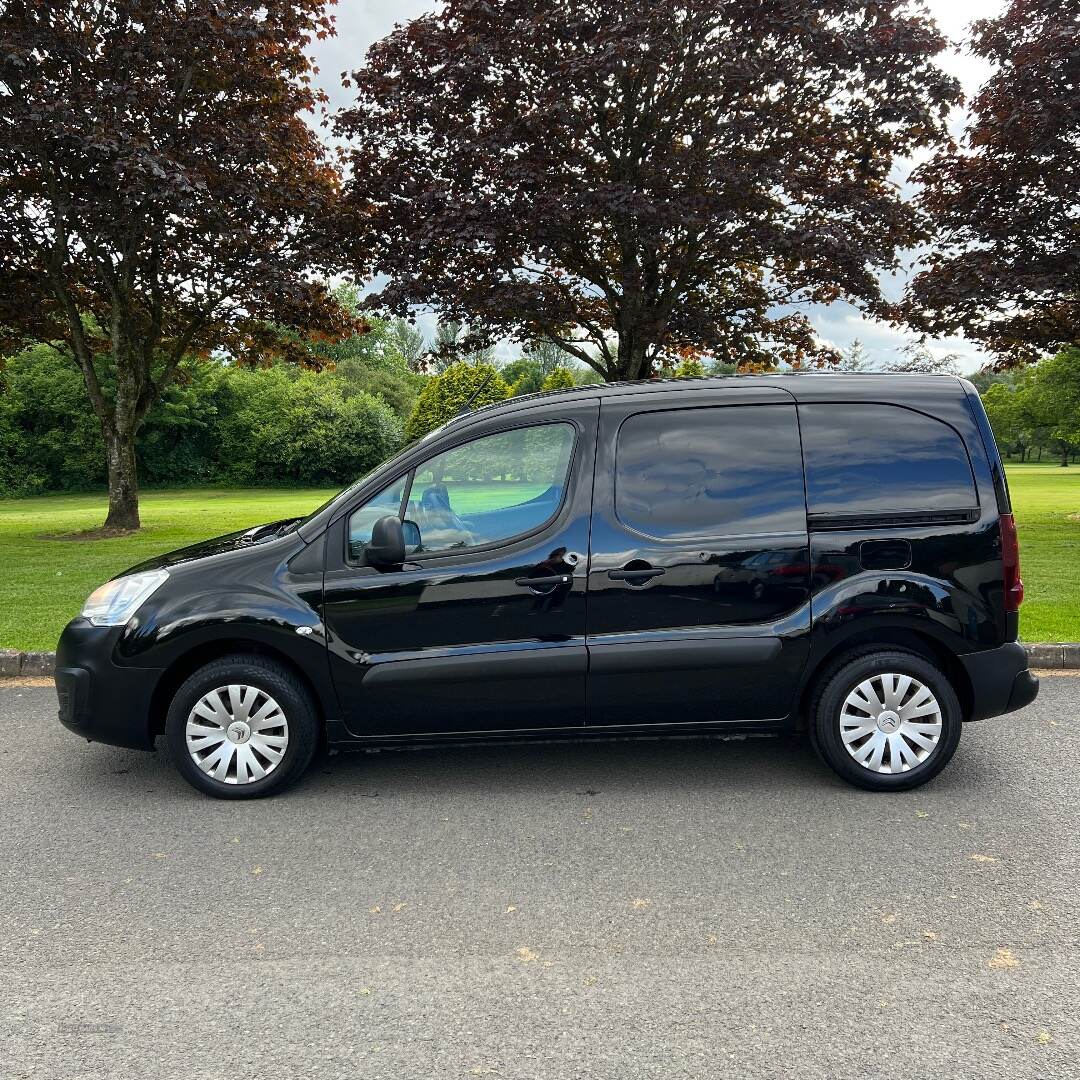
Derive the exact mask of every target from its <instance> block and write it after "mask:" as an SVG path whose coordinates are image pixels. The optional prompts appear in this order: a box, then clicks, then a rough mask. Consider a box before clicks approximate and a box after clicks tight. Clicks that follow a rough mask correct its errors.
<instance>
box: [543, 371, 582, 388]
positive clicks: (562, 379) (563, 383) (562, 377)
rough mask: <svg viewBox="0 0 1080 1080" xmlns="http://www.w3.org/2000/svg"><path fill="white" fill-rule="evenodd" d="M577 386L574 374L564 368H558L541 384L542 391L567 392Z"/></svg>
mask: <svg viewBox="0 0 1080 1080" xmlns="http://www.w3.org/2000/svg"><path fill="white" fill-rule="evenodd" d="M574 385H576V384H575V382H574V376H573V373H572V372H571V371H570V370H569V369H568V368H564V367H557V368H556V369H555V370H554V371H553V372H552V373H551V374H550V375H549V376H548V377H547V378H546V379H545V380H544V381H543V383H542V384H541V386H540V389H541V390H567V389H569V388H570V387H571V386H574Z"/></svg>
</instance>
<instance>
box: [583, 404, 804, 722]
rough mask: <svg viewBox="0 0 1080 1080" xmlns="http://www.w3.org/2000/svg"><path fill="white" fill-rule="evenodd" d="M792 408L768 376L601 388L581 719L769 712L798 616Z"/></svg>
mask: <svg viewBox="0 0 1080 1080" xmlns="http://www.w3.org/2000/svg"><path fill="white" fill-rule="evenodd" d="M809 594H810V568H809V552H808V543H807V529H806V503H805V494H804V484H803V470H802V457H801V450H800V440H799V427H798V418H797V415H796V409H795V404H794V401H793V399H792V397H791V395H789V394H788V393H786V392H785V391H783V390H780V389H778V388H773V387H765V388H761V387H745V388H730V389H720V390H693V391H691V390H689V389H685V390H676V391H672V392H670V393H666V392H661V393H650V394H634V395H626V396H618V397H610V398H605V399H604V400H603V402H602V406H601V411H600V426H599V435H598V444H597V460H596V481H595V488H594V512H593V529H592V540H591V559H590V566H589V603H588V621H587V627H588V629H587V640H588V645H589V658H590V678H589V724H590V725H591V726H607V727H619V726H633V727H637V726H640V725H657V726H678V725H687V724H701V723H717V722H721V723H723V722H743V721H767V720H774V719H780V718H783V717H785V716H786V715H787V714H788V713H789V712H790V711H791V709H792V707H793V700H794V695H795V691H796V687H797V686H798V682H799V678H800V676H801V673H802V670H803V667H804V665H805V662H806V655H807V649H808V640H809V627H810V609H809Z"/></svg>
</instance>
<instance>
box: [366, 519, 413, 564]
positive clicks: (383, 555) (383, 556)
mask: <svg viewBox="0 0 1080 1080" xmlns="http://www.w3.org/2000/svg"><path fill="white" fill-rule="evenodd" d="M364 554H365V555H367V561H368V563H369V564H370V565H372V566H378V567H391V566H401V564H402V563H403V562H404V561H405V532H404V530H403V529H402V527H401V519H400V518H398V517H397V516H396V515H394V514H387V515H386V517H381V518H379V520H378V521H376V522H375V524H374V525H373V526H372V529H371V540H370V541H369V542H368V544H367V546H366V547H365V548H364Z"/></svg>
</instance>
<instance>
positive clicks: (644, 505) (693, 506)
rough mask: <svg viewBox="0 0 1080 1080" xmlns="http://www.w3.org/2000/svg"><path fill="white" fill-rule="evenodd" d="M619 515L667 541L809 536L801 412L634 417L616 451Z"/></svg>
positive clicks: (774, 408)
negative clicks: (805, 499) (801, 442)
mask: <svg viewBox="0 0 1080 1080" xmlns="http://www.w3.org/2000/svg"><path fill="white" fill-rule="evenodd" d="M615 513H616V514H617V515H618V518H619V520H620V521H621V522H622V523H623V524H624V525H627V526H629V527H630V528H631V529H634V530H635V531H636V532H639V533H643V534H644V535H646V536H653V537H658V538H660V539H665V540H675V539H683V538H687V539H688V538H690V537H710V536H731V535H751V534H754V533H799V532H805V531H806V507H805V503H804V497H803V476H802V461H801V459H800V455H799V428H798V423H797V420H796V416H795V407H794V405H724V406H716V407H713V408H704V409H672V410H658V411H656V412H644V413H637V414H635V415H633V416H630V417H628V418H627V419H626V420H625V421H624V422H623V424H622V426H621V427H620V428H619V436H618V444H617V447H616V457H615Z"/></svg>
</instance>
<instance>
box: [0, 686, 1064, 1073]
mask: <svg viewBox="0 0 1080 1080" xmlns="http://www.w3.org/2000/svg"><path fill="white" fill-rule="evenodd" d="M54 708H55V706H54V700H53V695H52V691H51V690H50V689H46V688H26V687H22V688H6V689H0V731H2V732H3V736H4V737H3V739H2V741H0V811H2V814H3V828H2V832H0V837H2V839H0V897H2V909H0V910H2V914H3V918H2V920H0V1035H2V1041H0V1073H2V1074H3V1075H4V1076H7V1077H31V1076H32V1077H48V1078H49V1080H54V1078H67V1077H80V1078H82V1077H109V1078H112V1077H117V1078H121V1077H123V1078H126V1077H138V1078H140V1080H142V1078H152V1077H184V1078H190V1080H202V1078H211V1077H213V1078H217V1077H222V1078H224V1077H228V1078H230V1080H246V1078H248V1077H252V1078H254V1077H259V1078H278V1077H281V1078H286V1080H316V1078H322V1077H356V1078H363V1080H380V1078H392V1080H404V1078H408V1080H413V1078H416V1080H443V1078H457V1077H462V1078H468V1077H473V1076H488V1077H494V1078H544V1080H547V1078H553V1080H566V1078H577V1077H581V1078H588V1080H609V1078H610V1080H631V1078H637V1077H649V1078H652V1077H657V1078H659V1077H663V1078H665V1080H667V1078H674V1077H694V1078H698V1077H726V1076H731V1077H738V1078H740V1080H742V1078H747V1077H798V1078H800V1080H803V1078H810V1077H828V1078H830V1080H842V1078H848V1077H875V1078H876V1077H889V1078H906V1077H911V1078H919V1080H923V1078H927V1077H934V1078H937V1080H942V1078H948V1077H991V1076H993V1077H997V1076H1001V1077H1010V1078H1022V1077H1077V1076H1080V1013H1078V1006H1080V937H1078V932H1077V926H1078V924H1077V915H1076V911H1077V903H1078V899H1080V897H1078V895H1077V884H1078V872H1080V793H1078V790H1077V776H1078V768H1077V766H1078V762H1080V721H1078V714H1080V678H1076V677H1058V678H1050V679H1044V681H1043V690H1042V694H1041V696H1040V698H1039V700H1038V701H1037V702H1036V704H1035V705H1034V706H1032V707H1031V708H1029V709H1027V710H1026V711H1025V712H1023V713H1021V714H1017V715H1015V716H1012V717H1005V718H1001V719H998V720H992V721H987V722H984V723H981V724H975V725H971V726H969V727H968V728H966V729H965V732H964V738H963V740H962V741H961V745H960V750H959V752H958V754H957V757H956V758H955V759H954V761H953V762H952V764H951V765H950V766H949V768H948V769H946V771H945V772H944V773H943V774H942V775H941V776H940V777H939V778H938V779H937V780H935V781H934V782H933V783H932V784H931V785H930V786H929V787H928V788H925V789H923V790H921V791H916V792H912V793H909V794H901V795H891V796H882V795H873V794H869V793H866V792H861V791H857V790H855V789H853V788H849V787H847V786H845V785H844V784H842V783H841V782H840V781H838V780H837V779H835V778H834V777H833V776H832V774H831V773H829V772H828V771H827V770H826V769H825V768H824V767H823V766H822V765H820V764H819V763H818V761H817V759H816V758H815V757H814V756H813V753H812V751H811V750H810V748H809V747H808V746H807V745H805V744H804V743H803V742H802V741H799V740H794V739H787V740H764V739H760V740H759V739H753V740H745V741H730V742H712V743H710V742H702V741H686V742H679V743H674V744H672V743H667V744H661V743H649V742H644V743H623V744H614V743H602V744H594V745H561V746H556V745H546V746H533V747H499V748H472V749H467V750H452V751H447V750H428V751H414V752H407V753H383V754H378V755H371V754H362V755H350V756H342V757H335V758H331V759H328V760H325V761H322V762H320V763H318V764H317V767H316V769H315V771H314V772H313V773H312V774H311V775H310V776H309V777H308V779H307V780H306V781H305V782H304V783H303V784H302V785H301V786H299V787H298V788H296V789H294V790H293V791H292V792H290V793H288V794H287V795H284V796H281V797H279V798H277V799H273V800H268V801H263V802H254V803H232V804H230V803H221V802H215V801H213V800H210V799H206V798H204V797H202V796H200V795H198V794H197V793H196V792H194V791H193V790H191V789H190V788H188V787H187V785H186V784H184V783H183V782H182V781H181V780H180V779H179V778H178V777H176V776H175V775H174V774H173V773H172V772H171V771H170V770H169V769H168V768H167V766H166V764H165V763H164V762H163V761H162V759H161V757H160V756H158V755H144V754H138V753H133V752H127V751H123V750H116V749H112V748H109V747H103V746H88V745H87V744H86V743H84V742H81V741H79V740H78V739H77V738H76V737H75V736H73V735H71V734H69V733H68V732H66V731H64V730H63V729H62V728H60V727H59V725H58V724H57V723H56V722H55V720H54V719H53V716H54Z"/></svg>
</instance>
